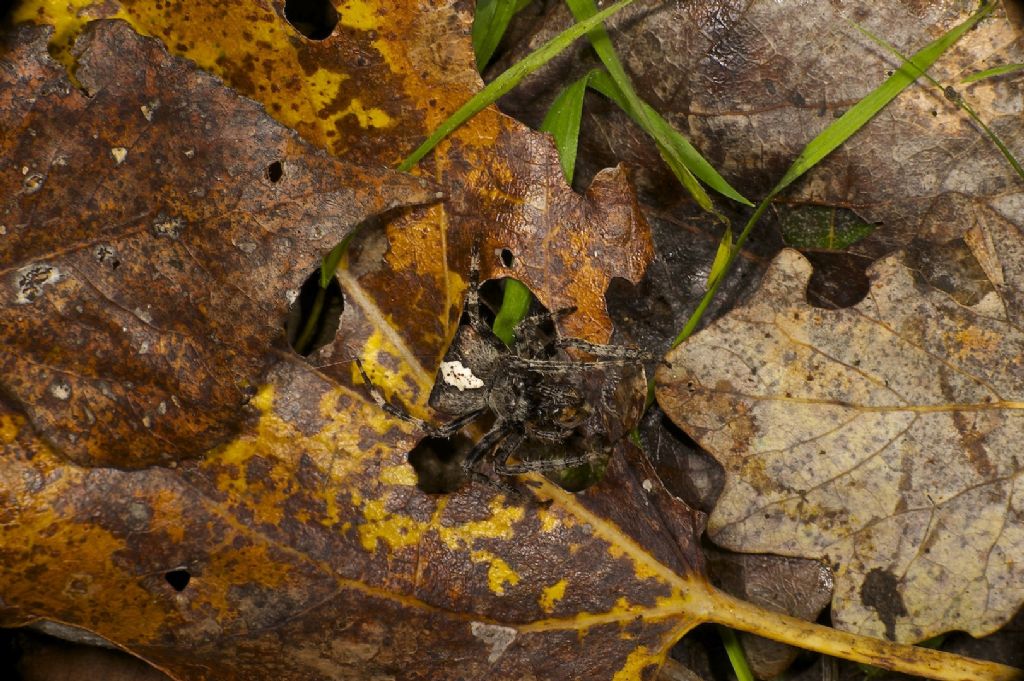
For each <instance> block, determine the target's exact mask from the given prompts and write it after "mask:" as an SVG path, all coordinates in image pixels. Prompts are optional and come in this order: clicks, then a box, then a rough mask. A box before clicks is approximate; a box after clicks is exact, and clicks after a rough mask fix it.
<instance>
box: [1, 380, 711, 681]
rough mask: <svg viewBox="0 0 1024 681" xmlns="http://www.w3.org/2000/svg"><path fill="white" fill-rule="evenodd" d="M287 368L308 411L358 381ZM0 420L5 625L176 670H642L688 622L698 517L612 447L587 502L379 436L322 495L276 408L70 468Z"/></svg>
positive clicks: (273, 674) (196, 674) (509, 673)
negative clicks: (464, 480) (162, 456)
mask: <svg viewBox="0 0 1024 681" xmlns="http://www.w3.org/2000/svg"><path fill="white" fill-rule="evenodd" d="M281 370H282V371H285V372H287V373H289V374H291V375H292V376H291V380H288V379H287V378H286V377H284V376H278V377H277V383H278V385H292V386H294V387H295V388H296V389H301V390H302V391H303V394H305V395H309V396H310V398H311V399H313V401H314V403H317V402H319V403H321V404H334V403H338V400H339V398H341V397H343V396H344V395H345V393H346V392H347V391H337V390H335V389H333V388H332V387H331V386H330V384H329V383H327V382H325V381H323V380H322V379H321V378H318V377H316V376H315V374H313V373H312V372H310V370H309V369H308V368H306V367H305V366H303V365H301V364H296V365H293V366H292V368H289V369H283V368H282V369H281ZM325 391H326V392H325ZM269 401H270V399H269V396H267V399H266V402H264V401H263V398H261V399H260V400H259V402H260V403H261V407H263V408H267V407H268V406H269V405H268V404H267V402H269ZM338 404H339V407H340V408H346V407H345V406H344V404H343V403H338ZM0 426H2V427H0V436H2V438H0V442H2V443H3V444H2V447H3V449H2V451H0V456H2V459H3V461H4V462H5V467H4V471H3V478H2V479H3V481H4V488H5V494H6V499H5V503H4V504H3V508H4V509H6V510H5V512H4V515H3V516H2V519H3V521H4V522H3V523H2V524H0V528H2V529H0V533H2V538H0V547H2V553H0V556H2V560H0V570H2V576H3V579H2V583H3V584H4V590H3V599H4V604H5V606H4V610H3V611H2V612H3V613H4V615H5V617H4V620H5V623H7V624H12V623H17V622H21V621H25V620H27V619H31V618H34V617H38V616H43V617H47V618H50V619H55V620H58V621H61V622H65V623H70V624H74V625H76V626H80V627H84V628H86V629H89V630H91V631H94V632H96V633H99V634H100V635H102V636H104V637H105V638H107V639H109V640H112V641H115V642H117V644H118V645H119V646H122V647H125V648H127V649H129V650H131V651H132V652H133V653H135V654H136V655H139V656H141V657H143V658H144V659H147V660H149V661H150V662H152V663H154V664H156V665H157V666H159V667H160V668H162V669H165V670H168V671H170V672H172V674H173V675H174V676H175V677H178V678H229V677H243V676H244V677H246V678H282V679H308V678H322V677H330V678H343V679H347V678H353V679H354V678H360V679H362V678H367V677H373V676H375V675H389V676H396V677H399V678H432V679H442V678H452V679H467V678H538V679H560V678H577V677H583V676H586V677H592V678H611V677H612V676H613V675H614V674H615V672H616V671H617V670H618V669H619V668H620V667H621V668H622V670H623V671H622V674H623V675H624V676H625V677H627V678H651V675H652V673H653V671H654V669H655V667H656V666H657V663H658V660H659V659H660V658H661V657H662V656H663V655H664V654H665V652H666V651H667V649H668V648H669V647H670V646H671V644H672V643H673V642H674V641H675V639H676V638H678V636H680V635H681V633H682V631H685V629H687V628H689V627H690V626H692V624H693V623H694V622H693V620H692V619H690V618H688V617H687V616H686V615H685V609H686V608H687V607H689V606H687V605H686V604H687V602H688V599H691V598H695V597H697V598H699V596H700V593H701V587H700V582H699V581H698V582H696V583H692V584H691V579H692V578H694V577H696V575H697V574H698V571H699V570H700V568H701V565H700V558H699V555H700V554H699V551H698V550H697V545H696V544H695V541H696V540H695V537H696V532H697V531H698V529H699V519H698V517H697V515H696V514H694V513H692V512H689V511H687V510H686V509H685V508H682V507H681V506H678V505H676V504H670V505H669V506H668V507H667V508H666V509H665V510H666V511H667V513H668V515H667V516H665V517H664V518H663V517H662V516H661V515H660V514H659V513H658V511H657V508H658V507H659V506H660V505H661V504H662V503H664V502H665V501H666V499H664V497H663V496H659V495H663V492H659V491H658V489H656V488H652V492H650V493H649V492H647V488H649V487H651V482H650V479H649V478H645V477H643V476H644V475H647V474H650V473H649V470H648V469H647V468H645V467H644V466H643V464H642V463H641V464H640V465H639V466H638V467H631V466H628V465H626V462H625V460H624V458H623V457H622V456H619V457H616V459H615V460H614V461H613V463H612V465H611V469H610V471H609V475H608V479H607V481H606V482H604V483H601V484H600V485H599V486H598V487H597V488H595V489H594V490H593V491H588V492H586V493H585V494H583V495H580V496H576V497H574V496H572V495H569V494H567V493H566V492H564V491H562V490H560V489H559V488H558V487H557V486H555V485H553V484H551V483H546V482H540V481H538V482H537V483H536V484H537V486H536V487H533V488H532V489H531V490H530V491H529V492H528V493H527V495H526V496H524V497H521V498H511V499H510V498H508V497H506V496H505V495H504V494H501V493H499V492H498V491H496V490H495V489H494V488H492V487H489V486H486V485H483V486H480V485H473V486H472V487H471V488H469V489H468V490H465V491H463V492H462V493H460V494H457V495H452V496H440V497H438V496H433V497H431V496H426V495H424V494H422V493H421V492H419V490H417V488H416V486H415V484H414V483H415V479H414V476H412V475H411V471H410V469H409V467H408V465H407V464H406V463H405V461H404V457H403V456H401V455H400V454H399V453H396V455H392V456H391V457H389V458H384V459H381V458H378V457H377V456H376V455H377V454H378V452H377V451H376V450H371V451H369V452H368V453H367V455H365V456H362V457H360V458H358V459H353V460H347V461H345V462H344V463H343V464H342V465H343V466H344V468H345V470H344V471H336V472H337V473H338V478H339V480H340V486H338V487H335V486H331V487H325V485H324V474H323V472H322V470H321V469H320V468H318V467H317V465H316V463H315V462H316V461H317V460H324V459H325V458H326V457H327V453H326V452H325V451H324V449H325V443H324V438H323V436H322V435H320V434H319V433H318V434H317V435H314V436H312V437H309V436H306V435H304V434H302V433H301V431H299V430H297V429H295V428H293V427H291V426H290V425H289V424H288V423H286V422H285V421H283V420H281V419H280V418H278V417H277V416H275V415H274V414H273V413H272V412H270V411H264V416H263V418H262V420H261V431H260V433H259V434H258V435H256V434H254V435H251V436H246V437H243V438H240V439H239V440H238V441H236V442H235V443H234V444H233V445H231V447H230V448H228V449H227V450H226V451H224V452H223V453H222V454H220V455H215V456H211V457H208V458H207V459H206V460H204V461H202V462H186V463H184V464H182V465H181V466H179V468H178V470H177V471H169V470H165V469H159V468H153V469H148V470H137V471H120V470H116V469H112V468H89V469H87V468H78V467H74V466H68V465H67V464H65V463H63V462H61V461H59V460H58V459H57V458H55V457H54V456H53V454H52V452H51V451H50V450H48V449H47V448H46V447H45V446H44V445H42V444H41V443H40V442H39V441H38V440H35V439H34V438H33V437H32V436H31V434H30V432H29V431H28V429H26V428H25V427H24V423H23V421H22V420H21V419H20V417H18V416H16V415H14V414H12V413H11V412H9V411H7V412H5V413H3V414H2V415H0ZM373 437H374V439H376V438H377V437H378V436H373ZM394 437H395V435H394V434H393V433H390V434H385V435H384V438H383V439H384V440H389V439H392V438H394ZM645 480H647V482H646V483H645V482H644V481H645ZM364 495H365V496H364ZM15 520H16V522H12V521H15ZM54 530H59V531H54ZM26 534H28V535H29V536H33V537H34V539H33V541H32V542H31V543H28V542H24V541H18V540H17V537H19V536H25V535H26ZM641 546H644V547H646V548H641ZM76 547H77V549H76ZM103 556H107V557H108V558H102V557H103ZM172 572H174V573H177V576H176V577H174V576H172V575H171V573H172ZM183 574H184V575H187V576H188V579H187V583H186V584H185V585H184V586H182V583H181V581H180V579H181V577H182V575H183ZM174 584H177V585H178V586H177V587H175V586H174ZM611 585H614V586H611ZM610 586H611V588H610Z"/></svg>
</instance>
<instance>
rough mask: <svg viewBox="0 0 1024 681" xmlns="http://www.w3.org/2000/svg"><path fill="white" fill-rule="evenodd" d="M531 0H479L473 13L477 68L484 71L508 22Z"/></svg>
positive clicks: (473, 37)
mask: <svg viewBox="0 0 1024 681" xmlns="http://www.w3.org/2000/svg"><path fill="white" fill-rule="evenodd" d="M528 4H530V0H479V2H477V3H476V12H475V13H474V15H473V31H472V33H471V37H472V39H473V53H474V54H475V55H476V69H477V71H483V70H484V67H485V66H487V63H488V62H489V61H490V60H491V57H492V56H494V51H495V50H496V49H498V44H499V43H500V42H501V39H502V37H504V35H505V30H506V29H507V28H508V23H509V22H510V21H511V20H512V17H514V16H515V15H516V13H518V12H519V11H520V10H522V9H523V8H524V7H526V6H527V5H528Z"/></svg>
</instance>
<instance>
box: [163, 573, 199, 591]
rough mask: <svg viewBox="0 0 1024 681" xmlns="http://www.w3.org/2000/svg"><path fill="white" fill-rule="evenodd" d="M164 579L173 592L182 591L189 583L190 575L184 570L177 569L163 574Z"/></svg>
mask: <svg viewBox="0 0 1024 681" xmlns="http://www.w3.org/2000/svg"><path fill="white" fill-rule="evenodd" d="M164 579H166V580H167V583H168V584H170V585H171V588H172V589H174V590H175V591H184V590H185V587H186V586H188V583H189V581H191V579H192V575H191V574H189V571H188V570H186V569H185V568H178V569H176V570H171V571H170V572H167V573H166V574H164Z"/></svg>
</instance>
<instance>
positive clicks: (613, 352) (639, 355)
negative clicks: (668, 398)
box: [555, 338, 653, 360]
mask: <svg viewBox="0 0 1024 681" xmlns="http://www.w3.org/2000/svg"><path fill="white" fill-rule="evenodd" d="M555 345H557V346H558V347H560V348H577V349H579V350H583V351H585V352H589V353H590V354H592V355H594V356H595V357H601V358H603V359H606V360H610V359H624V360H644V359H653V357H651V356H650V355H649V354H648V353H646V352H643V351H642V350H638V349H636V348H627V347H626V346H624V345H601V344H598V343H590V342H589V341H585V340H583V339H581V338H559V339H558V341H556V343H555Z"/></svg>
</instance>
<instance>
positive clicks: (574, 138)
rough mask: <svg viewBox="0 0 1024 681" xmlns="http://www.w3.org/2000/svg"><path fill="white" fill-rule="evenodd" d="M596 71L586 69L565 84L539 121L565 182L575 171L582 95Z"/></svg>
mask: <svg viewBox="0 0 1024 681" xmlns="http://www.w3.org/2000/svg"><path fill="white" fill-rule="evenodd" d="M598 73H600V72H599V71H598V70H597V69H594V70H593V71H590V72H589V73H587V75H585V76H583V77H582V78H580V79H579V80H577V81H576V82H575V83H573V84H572V85H570V86H569V87H567V88H565V89H564V90H562V92H560V93H559V95H558V97H556V98H555V101H554V102H552V103H551V108H549V109H548V112H547V115H545V116H544V120H543V121H542V122H541V124H540V129H541V130H542V131H544V132H549V133H551V136H552V137H554V138H555V147H556V148H557V149H558V161H559V163H560V164H561V166H562V175H564V176H565V181H566V182H568V183H569V184H570V185H571V184H572V177H573V174H574V173H575V172H576V151H577V148H578V146H579V140H580V119H581V118H582V117H583V95H584V94H585V93H586V91H587V85H588V84H589V83H590V79H591V78H593V77H594V76H595V75H596V74H598Z"/></svg>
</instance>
